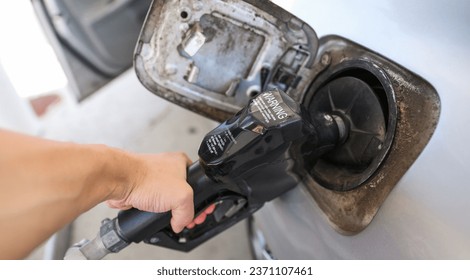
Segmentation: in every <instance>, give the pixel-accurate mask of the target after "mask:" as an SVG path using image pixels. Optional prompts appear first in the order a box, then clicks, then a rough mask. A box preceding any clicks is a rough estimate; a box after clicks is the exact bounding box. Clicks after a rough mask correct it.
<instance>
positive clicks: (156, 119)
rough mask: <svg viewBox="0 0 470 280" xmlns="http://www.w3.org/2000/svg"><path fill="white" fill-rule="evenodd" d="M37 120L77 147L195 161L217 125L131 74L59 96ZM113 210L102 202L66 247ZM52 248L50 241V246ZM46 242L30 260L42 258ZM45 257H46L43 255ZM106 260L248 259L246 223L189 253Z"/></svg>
mask: <svg viewBox="0 0 470 280" xmlns="http://www.w3.org/2000/svg"><path fill="white" fill-rule="evenodd" d="M62 99H63V100H62V101H61V104H59V105H56V106H55V108H52V109H51V110H50V112H48V114H47V115H46V116H45V117H43V119H42V120H41V122H42V124H41V135H42V136H43V137H46V138H50V139H55V140H61V141H72V142H77V143H100V144H106V145H109V146H113V147H117V148H121V149H125V150H128V151H133V152H138V153H159V152H168V151H183V152H186V153H187V154H188V156H189V157H190V158H191V159H192V160H197V150H198V148H199V144H200V142H201V140H202V138H203V136H204V135H205V134H206V133H207V132H209V131H210V130H211V129H212V128H214V127H215V126H216V125H217V124H216V123H215V122H213V121H211V120H208V119H207V118H204V117H202V116H199V115H197V114H195V113H192V112H190V111H188V110H185V109H182V108H180V107H178V106H176V105H174V104H171V103H169V102H167V101H165V100H164V99H162V98H160V97H157V96H155V95H153V94H152V93H150V92H149V91H148V90H146V89H145V88H144V87H143V86H142V85H141V84H140V82H139V81H138V80H137V77H136V76H135V74H134V72H133V71H132V70H129V71H127V72H125V73H124V74H122V75H121V76H120V77H118V78H116V79H115V80H113V81H112V82H111V83H109V84H108V85H106V86H105V87H104V88H102V89H101V90H99V91H98V92H96V93H95V94H93V95H92V96H90V97H89V98H87V99H85V100H84V101H82V102H80V103H78V104H77V103H76V102H74V101H73V100H71V99H70V98H69V99H67V98H62ZM116 214H117V211H116V210H114V209H110V208H108V207H107V206H106V205H104V204H100V205H98V206H96V207H95V208H93V209H91V210H90V211H88V212H86V213H84V214H82V215H81V216H80V217H78V218H77V219H76V220H75V221H74V222H73V224H72V225H71V236H70V238H71V239H70V242H69V244H73V243H76V242H78V241H80V240H81V239H83V238H87V239H91V238H93V237H94V236H95V235H96V234H97V232H98V230H99V226H100V222H101V220H102V219H103V218H106V217H109V218H112V217H115V216H116ZM49 244H51V242H49ZM47 248H49V249H50V246H49V247H48V246H46V245H45V244H44V245H42V246H41V247H39V248H38V249H37V250H36V251H34V252H33V253H32V254H31V255H30V256H29V257H28V259H44V256H45V254H46V255H47V253H45V251H48V249H47ZM46 258H49V257H46ZM106 259H172V260H173V259H175V260H176V259H203V260H204V259H209V260H210V259H229V260H231V259H241V260H245V259H252V255H251V252H250V247H249V243H248V236H247V226H246V223H244V222H241V223H239V224H237V225H236V226H234V227H232V228H230V229H228V230H226V231H225V232H223V233H221V234H220V235H218V236H216V237H215V238H213V239H212V240H210V241H207V242H206V243H204V244H203V245H201V246H200V247H198V248H196V249H194V250H193V251H191V252H189V253H182V252H177V251H173V250H169V249H164V248H160V247H155V246H150V245H147V244H143V243H142V244H133V245H131V246H129V247H128V248H126V249H124V250H123V251H121V252H120V253H118V254H112V255H108V256H107V257H106Z"/></svg>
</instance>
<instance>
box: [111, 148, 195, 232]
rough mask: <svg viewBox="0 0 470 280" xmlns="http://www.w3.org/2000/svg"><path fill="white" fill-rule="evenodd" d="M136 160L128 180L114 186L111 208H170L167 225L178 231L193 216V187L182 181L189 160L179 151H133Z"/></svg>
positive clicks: (153, 209)
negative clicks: (123, 184)
mask: <svg viewBox="0 0 470 280" xmlns="http://www.w3.org/2000/svg"><path fill="white" fill-rule="evenodd" d="M136 158H137V160H138V162H140V164H139V165H138V168H136V169H135V170H131V172H133V176H131V177H132V180H130V182H129V183H128V184H127V186H125V187H124V188H121V189H120V190H118V192H120V194H119V195H117V197H118V199H112V200H108V201H107V204H108V205H109V206H110V207H112V208H117V209H123V210H124V209H129V208H132V207H134V208H137V209H139V210H142V211H147V212H167V211H170V210H171V214H172V218H171V227H172V229H173V231H174V232H176V233H178V232H180V231H182V230H183V229H184V227H185V226H187V225H188V224H190V223H192V221H193V218H194V203H193V190H192V188H191V187H190V186H189V185H188V183H187V181H186V172H187V166H188V165H189V164H191V160H190V159H189V158H188V157H187V156H186V155H185V154H183V153H162V154H156V155H136Z"/></svg>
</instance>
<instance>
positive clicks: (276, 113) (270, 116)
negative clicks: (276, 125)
mask: <svg viewBox="0 0 470 280" xmlns="http://www.w3.org/2000/svg"><path fill="white" fill-rule="evenodd" d="M253 104H254V105H255V106H256V107H257V109H258V110H259V112H260V113H261V115H262V116H263V118H264V121H265V122H266V123H269V122H271V121H274V122H275V121H278V120H283V119H286V118H287V117H288V116H289V114H288V113H287V112H289V111H290V110H289V108H288V107H287V105H285V104H284V102H283V101H282V99H281V96H280V95H279V94H278V93H276V92H265V93H263V94H261V95H260V96H258V97H257V98H255V99H254V100H253Z"/></svg>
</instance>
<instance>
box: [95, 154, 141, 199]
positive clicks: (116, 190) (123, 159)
mask: <svg viewBox="0 0 470 280" xmlns="http://www.w3.org/2000/svg"><path fill="white" fill-rule="evenodd" d="M101 149H102V151H103V153H104V154H105V156H104V158H105V160H104V162H103V173H102V174H103V175H102V176H103V180H104V181H105V182H103V183H102V184H105V185H106V186H105V187H106V189H107V191H108V193H107V195H106V197H104V199H103V201H105V200H110V199H112V200H125V199H126V198H127V197H128V196H129V194H130V193H131V192H132V190H133V189H134V188H135V187H136V186H137V185H139V182H140V181H141V180H142V178H143V177H144V176H145V172H146V171H145V170H146V169H145V164H144V163H143V161H142V160H141V159H140V158H139V157H138V156H136V155H134V154H132V153H129V152H126V151H123V150H119V149H116V148H111V147H107V146H101Z"/></svg>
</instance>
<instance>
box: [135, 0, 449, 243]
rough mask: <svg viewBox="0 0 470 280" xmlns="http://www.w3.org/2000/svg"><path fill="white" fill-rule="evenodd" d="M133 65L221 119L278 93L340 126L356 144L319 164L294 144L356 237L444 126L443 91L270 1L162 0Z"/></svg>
mask: <svg viewBox="0 0 470 280" xmlns="http://www.w3.org/2000/svg"><path fill="white" fill-rule="evenodd" d="M134 67H135V70H136V73H137V76H138V78H139V79H140V81H141V82H142V84H143V85H144V86H145V87H146V88H147V89H149V90H150V91H151V92H153V93H154V94H156V95H158V96H160V97H162V98H164V99H166V100H169V101H171V102H174V103H176V104H178V105H180V106H182V107H184V108H186V109H189V110H191V111H194V112H196V113H198V114H201V115H204V116H206V117H209V118H211V119H214V120H218V121H222V120H226V119H229V118H230V117H231V116H232V115H233V114H235V113H236V112H237V111H239V110H240V109H241V108H242V107H243V106H245V105H246V104H247V103H248V101H249V100H250V98H251V97H253V96H255V95H257V94H258V93H260V92H261V91H264V90H266V89H270V88H279V89H281V90H283V91H284V92H286V93H287V94H288V95H289V96H290V97H291V98H292V99H293V100H295V101H297V102H299V103H302V105H303V106H304V107H305V108H306V109H307V110H308V111H310V113H311V114H312V115H315V113H322V112H323V113H327V114H329V115H332V116H333V117H335V118H339V119H341V120H342V122H340V123H344V125H345V126H346V127H345V130H347V131H350V133H349V134H348V137H347V138H346V139H345V141H344V142H343V143H341V145H339V146H338V147H336V148H335V149H334V150H333V151H332V152H330V153H328V154H326V155H324V156H322V157H321V158H320V159H319V160H316V159H315V160H314V161H312V160H310V159H311V158H315V156H314V153H313V152H312V157H309V155H308V149H309V146H308V143H307V144H305V145H302V146H300V147H293V149H291V151H290V152H291V154H292V156H293V157H295V158H296V165H297V169H296V170H297V171H296V172H297V174H298V175H300V176H302V178H303V181H304V183H305V186H306V187H307V189H308V190H309V191H310V193H311V194H312V196H313V198H314V199H315V201H316V202H317V204H318V206H319V207H320V208H321V209H322V211H323V212H324V213H325V215H326V217H327V218H328V221H329V222H330V223H331V225H332V226H333V227H334V228H335V229H337V230H338V231H339V232H341V233H345V234H354V233H358V232H360V231H361V230H363V229H364V228H365V227H366V226H367V225H368V224H369V223H370V222H371V221H372V219H373V217H374V216H375V214H376V213H377V211H378V209H379V208H380V206H381V205H382V203H383V202H384V201H385V199H386V197H387V196H388V194H389V192H390V191H391V190H392V189H393V187H394V186H395V185H396V184H397V182H398V181H399V180H400V178H401V177H402V176H403V174H404V173H405V172H406V171H407V170H408V168H409V167H410V166H411V164H412V163H413V162H414V161H415V160H416V158H417V157H418V155H419V154H420V153H421V151H422V150H423V149H424V147H425V146H426V144H427V143H428V141H429V139H430V137H431V136H432V133H433V132H434V129H435V127H436V125H437V121H438V117H439V112H440V101H439V97H438V95H437V93H436V91H435V89H434V88H433V87H432V86H431V85H430V84H429V83H427V82H426V81H425V80H423V79H422V78H421V77H419V76H417V75H416V74H414V73H412V72H410V71H408V70H407V69H404V68H403V67H402V66H400V65H398V64H396V63H394V62H392V61H390V60H389V59H387V58H385V57H382V56H380V55H379V54H377V53H375V52H373V51H371V50H368V49H367V48H365V47H363V46H360V45H358V44H356V43H354V42H351V41H349V40H347V39H345V38H341V37H339V36H327V37H323V38H321V39H320V40H318V38H317V36H316V34H315V32H314V30H313V29H312V28H311V27H310V26H308V25H307V24H306V23H304V22H303V21H301V20H300V19H298V18H297V17H295V16H293V15H292V14H290V13H288V12H287V11H285V10H283V9H282V8H280V7H278V6H276V5H275V4H273V3H272V2H270V1H254V0H245V1H236V0H228V1H222V0H180V1H176V0H168V1H154V2H153V4H152V7H151V8H150V10H149V13H148V15H147V19H146V22H145V23H144V26H143V29H142V32H141V34H140V38H139V41H138V43H137V47H136V51H135V57H134Z"/></svg>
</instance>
